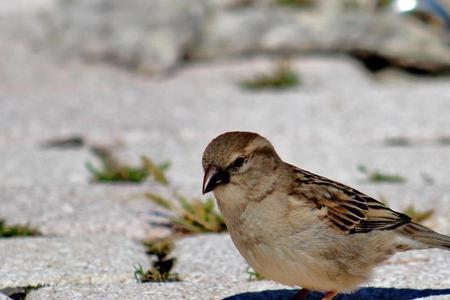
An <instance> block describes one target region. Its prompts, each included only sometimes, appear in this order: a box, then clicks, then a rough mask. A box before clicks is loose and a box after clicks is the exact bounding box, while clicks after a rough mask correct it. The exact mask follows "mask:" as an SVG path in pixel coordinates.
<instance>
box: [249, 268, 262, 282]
mask: <svg viewBox="0 0 450 300" xmlns="http://www.w3.org/2000/svg"><path fill="white" fill-rule="evenodd" d="M246 272H247V274H248V281H258V280H264V279H265V278H264V276H262V275H261V274H259V273H258V272H256V271H254V270H253V269H252V268H251V267H247V270H246Z"/></svg>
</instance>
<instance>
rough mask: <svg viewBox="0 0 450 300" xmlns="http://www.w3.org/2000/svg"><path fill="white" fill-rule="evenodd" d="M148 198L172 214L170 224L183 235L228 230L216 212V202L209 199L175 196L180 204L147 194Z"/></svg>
mask: <svg viewBox="0 0 450 300" xmlns="http://www.w3.org/2000/svg"><path fill="white" fill-rule="evenodd" d="M146 196H147V198H148V199H150V200H151V201H153V202H154V203H156V204H158V205H159V206H161V207H163V208H165V209H166V210H169V211H171V212H172V215H171V216H170V222H171V225H172V227H173V228H174V229H175V230H176V231H179V232H182V233H202V232H222V231H225V230H226V225H225V222H224V220H223V217H222V216H221V215H220V214H219V213H218V212H217V211H216V210H215V208H214V200H213V199H212V198H208V199H206V200H205V201H202V200H200V199H198V198H194V199H191V200H188V199H187V198H186V197H183V196H181V195H178V194H174V197H175V199H176V200H177V202H178V204H174V203H173V202H172V201H170V200H169V199H167V198H165V197H162V196H160V195H156V194H153V193H147V194H146Z"/></svg>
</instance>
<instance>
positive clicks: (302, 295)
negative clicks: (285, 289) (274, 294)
mask: <svg viewBox="0 0 450 300" xmlns="http://www.w3.org/2000/svg"><path fill="white" fill-rule="evenodd" d="M308 293H309V290H308V289H301V290H300V291H299V292H298V293H297V295H295V297H294V298H293V299H292V300H306V296H308Z"/></svg>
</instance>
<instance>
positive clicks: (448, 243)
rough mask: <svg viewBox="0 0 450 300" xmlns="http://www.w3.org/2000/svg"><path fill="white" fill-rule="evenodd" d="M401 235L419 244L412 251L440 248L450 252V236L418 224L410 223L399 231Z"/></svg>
mask: <svg viewBox="0 0 450 300" xmlns="http://www.w3.org/2000/svg"><path fill="white" fill-rule="evenodd" d="M398 231H399V233H400V234H401V235H403V236H405V237H407V238H408V239H411V240H413V241H414V242H417V243H418V244H417V245H415V246H413V247H411V248H412V249H426V248H440V249H444V250H450V236H446V235H443V234H440V233H437V232H435V231H433V230H431V229H429V228H427V227H425V226H422V225H419V224H417V223H413V222H411V223H408V224H406V225H404V226H402V227H400V228H399V229H398Z"/></svg>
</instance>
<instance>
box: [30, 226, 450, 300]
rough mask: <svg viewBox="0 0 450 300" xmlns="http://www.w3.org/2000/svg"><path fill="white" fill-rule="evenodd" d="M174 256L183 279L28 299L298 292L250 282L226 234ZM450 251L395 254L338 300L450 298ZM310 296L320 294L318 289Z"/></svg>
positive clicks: (249, 299) (42, 292) (236, 299)
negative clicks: (367, 279) (363, 284)
mask: <svg viewBox="0 0 450 300" xmlns="http://www.w3.org/2000/svg"><path fill="white" fill-rule="evenodd" d="M174 255H176V257H178V264H177V266H176V269H175V271H176V272H178V273H179V274H180V276H181V277H182V278H183V280H184V281H183V282H181V283H162V284H156V283H151V284H125V285H124V284H108V285H97V286H86V285H84V286H66V287H59V286H58V287H49V288H42V289H39V290H37V291H34V292H32V293H31V294H30V295H29V298H27V299H124V298H126V299H223V298H227V297H229V298H227V299H229V300H256V299H260V300H263V299H266V300H267V299H280V300H281V299H290V298H289V297H291V296H293V295H294V293H295V292H294V291H292V290H289V288H288V287H285V286H282V285H279V284H276V283H273V282H270V281H260V282H248V274H247V273H246V266H247V265H246V263H245V262H244V261H243V259H242V258H241V257H240V255H239V254H238V253H237V250H236V249H235V248H234V246H233V245H232V242H231V240H230V238H229V236H228V235H225V234H222V235H201V236H194V237H189V238H184V239H181V240H179V241H178V242H177V247H176V251H175V253H174ZM448 256H449V253H446V252H445V251H438V250H427V251H410V252H407V253H402V254H398V255H395V256H394V257H392V258H391V259H390V260H388V261H387V262H386V263H385V264H383V265H382V266H380V267H379V268H378V269H377V270H376V272H375V275H374V279H373V280H372V281H371V282H369V283H368V284H367V286H366V287H363V288H362V289H360V290H359V291H357V292H356V293H354V294H351V295H345V296H341V297H339V298H337V299H339V300H356V299H368V300H375V299H386V300H388V299H396V300H407V299H442V300H443V299H450V288H449V286H450V260H449V257H448ZM271 290H274V291H271ZM428 296H434V297H432V298H429V297H428ZM308 299H311V300H312V299H319V294H318V293H315V294H313V295H312V296H311V297H310V298H308Z"/></svg>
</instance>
